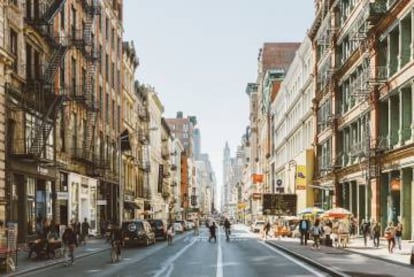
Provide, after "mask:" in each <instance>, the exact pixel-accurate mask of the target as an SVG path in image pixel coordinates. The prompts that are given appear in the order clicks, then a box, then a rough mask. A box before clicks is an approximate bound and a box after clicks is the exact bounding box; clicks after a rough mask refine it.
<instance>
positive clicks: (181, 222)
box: [175, 220, 187, 232]
mask: <svg viewBox="0 0 414 277" xmlns="http://www.w3.org/2000/svg"><path fill="white" fill-rule="evenodd" d="M175 223H180V224H181V226H182V227H183V232H184V231H187V229H186V228H185V221H184V220H176V221H175Z"/></svg>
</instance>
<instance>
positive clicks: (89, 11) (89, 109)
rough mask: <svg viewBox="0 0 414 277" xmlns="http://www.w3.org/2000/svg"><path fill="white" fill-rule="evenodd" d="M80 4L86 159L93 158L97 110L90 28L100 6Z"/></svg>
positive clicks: (94, 66) (93, 48)
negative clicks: (84, 79)
mask: <svg viewBox="0 0 414 277" xmlns="http://www.w3.org/2000/svg"><path fill="white" fill-rule="evenodd" d="M82 6H83V8H84V10H85V13H86V22H85V25H84V29H83V39H84V40H85V49H84V53H85V58H86V60H87V77H86V84H85V91H84V94H85V97H84V99H85V106H86V116H87V128H86V136H85V140H84V141H83V145H82V146H83V151H84V155H85V157H87V160H93V158H94V157H93V141H94V135H95V126H96V120H97V112H98V109H97V105H96V103H95V97H94V93H95V92H94V85H95V82H94V80H95V76H96V63H97V62H98V57H97V55H96V51H95V47H94V42H93V37H92V28H93V26H94V20H95V17H96V15H99V14H100V6H99V5H98V4H97V2H95V1H93V0H92V2H91V4H89V2H88V0H83V2H82Z"/></svg>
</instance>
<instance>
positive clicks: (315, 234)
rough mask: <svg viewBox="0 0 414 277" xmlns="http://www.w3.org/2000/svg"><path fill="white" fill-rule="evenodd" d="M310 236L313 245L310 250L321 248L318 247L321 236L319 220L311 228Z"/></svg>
mask: <svg viewBox="0 0 414 277" xmlns="http://www.w3.org/2000/svg"><path fill="white" fill-rule="evenodd" d="M311 234H312V236H313V245H312V248H318V249H319V248H321V247H320V238H321V235H322V228H321V226H320V221H319V219H316V220H315V224H314V225H313V226H312V228H311Z"/></svg>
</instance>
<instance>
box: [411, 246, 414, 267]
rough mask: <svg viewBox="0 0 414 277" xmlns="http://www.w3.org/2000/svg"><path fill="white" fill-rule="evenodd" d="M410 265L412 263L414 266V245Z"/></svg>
mask: <svg viewBox="0 0 414 277" xmlns="http://www.w3.org/2000/svg"><path fill="white" fill-rule="evenodd" d="M410 263H411V264H412V265H414V245H413V247H412V248H411V259H410Z"/></svg>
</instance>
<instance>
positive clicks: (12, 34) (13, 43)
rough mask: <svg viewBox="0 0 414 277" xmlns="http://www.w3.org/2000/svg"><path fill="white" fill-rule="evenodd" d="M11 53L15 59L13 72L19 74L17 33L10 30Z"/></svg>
mask: <svg viewBox="0 0 414 277" xmlns="http://www.w3.org/2000/svg"><path fill="white" fill-rule="evenodd" d="M10 53H11V54H12V55H13V56H14V57H15V60H14V63H13V70H14V72H17V64H18V55H17V33H16V31H14V30H13V29H11V28H10Z"/></svg>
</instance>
